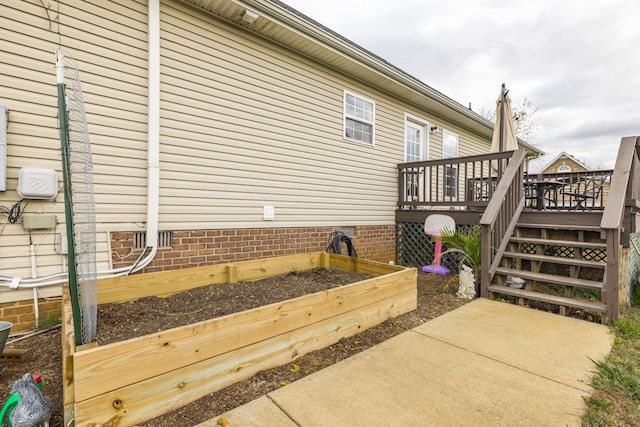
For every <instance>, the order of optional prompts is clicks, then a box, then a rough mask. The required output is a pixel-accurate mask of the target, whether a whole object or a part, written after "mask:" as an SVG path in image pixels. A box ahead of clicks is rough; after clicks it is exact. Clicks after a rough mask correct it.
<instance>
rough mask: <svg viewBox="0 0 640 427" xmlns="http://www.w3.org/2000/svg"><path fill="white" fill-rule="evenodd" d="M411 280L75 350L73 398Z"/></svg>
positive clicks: (363, 302)
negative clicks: (83, 349)
mask: <svg viewBox="0 0 640 427" xmlns="http://www.w3.org/2000/svg"><path fill="white" fill-rule="evenodd" d="M415 275H416V273H415V269H404V270H402V271H397V272H395V273H390V274H387V275H384V276H379V277H376V278H373V279H369V280H365V281H361V282H357V283H352V284H349V285H345V286H342V287H339V288H334V289H330V290H327V291H322V292H318V293H315V294H311V295H305V296H302V297H299V298H295V299H291V300H287V301H283V302H279V303H274V304H270V305H267V306H263V307H258V308H255V309H253V310H248V311H243V312H240V313H235V314H231V315H228V316H223V317H220V318H216V319H211V320H209V321H204V322H199V323H195V324H191V325H187V326H183V327H180V328H174V329H171V330H167V331H164V332H161V333H158V334H152V335H147V336H143V337H139V338H134V339H131V340H127V341H123V342H118V343H113V344H110V345H107V346H102V347H97V348H92V349H88V350H85V351H77V352H76V353H75V354H74V356H73V365H74V384H75V399H76V401H81V400H85V399H89V398H91V397H94V396H97V395H99V394H101V393H104V392H107V391H110V390H116V389H118V388H120V387H124V386H126V385H128V384H131V383H134V382H137V381H142V380H144V379H146V378H148V377H150V376H154V375H158V374H161V373H162V372H166V371H167V370H172V369H176V368H178V367H180V366H183V365H185V364H191V363H197V362H199V361H200V360H203V359H207V358H210V357H214V356H216V355H219V354H222V353H225V352H228V351H231V350H233V349H235V348H238V347H242V346H247V345H251V344H253V343H255V342H258V341H261V340H265V339H268V338H270V337H273V336H276V335H278V334H281V333H285V332H287V331H290V330H293V329H298V328H301V327H304V326H306V325H309V324H312V323H315V322H318V321H321V320H323V319H325V318H331V317H335V316H337V315H339V314H342V313H345V312H349V311H352V310H357V309H359V308H360V307H365V306H368V305H370V304H372V303H375V302H376V301H380V300H384V299H388V298H392V297H393V296H394V295H397V294H401V293H405V292H408V291H411V290H413V291H414V292H415V286H416V285H415V283H416V276H415ZM312 308H313V309H312ZM158 361H162V363H158Z"/></svg>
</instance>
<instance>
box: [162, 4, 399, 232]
mask: <svg viewBox="0 0 640 427" xmlns="http://www.w3.org/2000/svg"><path fill="white" fill-rule="evenodd" d="M171 6H175V5H173V4H172V5H171ZM162 19H163V25H162V37H163V39H162V57H163V60H162V65H163V66H162V70H161V71H162V82H163V85H162V101H163V103H162V114H163V117H162V122H161V123H162V156H161V176H162V186H161V187H162V190H161V205H162V207H161V214H162V215H161V220H162V222H163V225H164V224H166V227H168V228H188V227H192V226H193V224H194V223H203V224H206V223H213V224H215V225H214V226H216V227H238V226H243V227H251V226H265V224H266V225H267V226H268V225H271V224H273V225H274V226H277V225H278V224H280V225H286V226H289V225H291V226H294V225H345V224H388V223H393V206H394V204H395V202H396V195H395V163H396V162H397V161H401V159H402V146H403V140H402V131H403V123H402V114H401V113H400V112H395V116H394V117H390V116H389V112H388V107H387V105H386V101H387V100H386V99H384V98H382V97H380V96H379V95H377V94H375V93H371V91H370V90H369V89H367V88H363V87H360V86H359V85H358V84H356V83H355V82H351V81H348V80H346V79H345V78H344V77H343V76H341V75H339V74H338V73H335V72H333V71H332V70H329V69H326V68H324V67H322V66H320V65H318V64H316V63H313V62H311V61H309V60H306V59H304V58H301V57H297V56H296V55H295V54H292V53H289V52H281V49H277V48H275V47H274V46H272V45H270V44H269V43H267V42H266V41H264V40H261V39H258V38H254V37H251V36H250V35H248V34H246V33H244V32H242V31H241V30H238V29H235V28H232V27H229V26H227V25H226V24H224V23H221V22H218V21H216V20H215V18H209V17H205V16H202V15H199V14H197V13H195V11H194V10H192V9H189V8H188V7H186V6H185V7H178V6H176V7H175V8H174V7H166V8H163V15H162ZM165 57H166V58H169V57H170V58H171V60H170V59H165ZM345 88H348V89H349V90H350V91H352V92H355V93H362V94H363V96H366V97H368V98H372V99H374V100H375V101H376V107H377V111H376V132H377V135H376V146H374V147H371V146H367V145H365V144H359V143H355V142H350V141H346V140H344V139H343V138H342V124H343V117H342V102H343V89H345ZM397 117H399V118H400V119H399V120H398V119H397ZM387 128H389V129H391V130H392V131H393V132H395V134H396V137H395V138H392V139H390V138H389V137H388V135H389V134H390V133H391V132H390V131H389V129H387ZM194 158H196V159H197V163H195V164H194V161H193V160H194ZM186 189H188V191H185V190H186ZM265 204H268V205H274V206H275V208H276V221H274V222H273V223H271V224H269V223H264V222H262V219H261V215H262V206H263V205H265ZM168 223H172V224H168ZM161 228H162V227H161Z"/></svg>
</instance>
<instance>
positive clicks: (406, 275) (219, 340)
mask: <svg viewBox="0 0 640 427" xmlns="http://www.w3.org/2000/svg"><path fill="white" fill-rule="evenodd" d="M318 267H330V268H335V269H338V270H341V271H348V272H356V273H366V274H370V275H371V276H373V278H371V279H368V280H363V281H360V282H357V283H352V284H348V285H345V286H341V287H337V288H333V289H329V290H327V291H322V292H317V293H314V294H309V295H305V296H302V297H299V298H294V299H289V300H286V301H282V302H278V303H274V304H270V305H266V306H262V307H257V308H255V309H251V310H247V311H243V312H240V313H235V314H230V315H226V316H223V317H218V318H214V319H210V320H207V321H203V322H199V323H194V324H190V325H187V326H184V327H178V328H173V329H169V330H166V331H163V332H160V333H156V334H149V335H145V336H143V337H139V338H132V339H128V340H126V341H120V342H115V343H112V344H108V345H104V346H98V345H97V344H88V345H83V346H79V347H76V346H75V344H74V343H75V337H74V332H73V331H74V329H73V318H72V315H71V305H70V302H69V299H68V296H66V297H65V303H64V306H63V310H64V321H63V343H62V344H63V345H62V347H63V361H64V363H63V364H64V366H63V371H64V378H65V382H64V410H65V424H67V425H69V424H68V423H70V422H71V421H73V422H75V425H76V426H87V425H91V426H94V425H109V426H131V425H134V424H136V423H138V422H142V421H144V420H148V419H151V418H154V417H156V416H159V415H161V414H163V413H166V412H170V411H172V410H175V409H177V408H179V407H182V406H184V405H186V404H188V403H190V402H192V401H194V400H196V399H199V398H200V397H202V396H205V395H207V394H209V393H212V392H214V391H216V390H219V389H221V388H223V387H226V386H228V385H230V384H233V383H235V382H238V381H241V380H243V379H246V378H249V377H251V376H253V375H254V374H256V373H257V372H259V371H262V370H265V369H269V368H272V367H275V366H280V365H283V364H286V363H289V362H291V361H292V360H294V359H296V358H298V357H300V356H302V355H303V354H306V353H308V352H310V351H313V350H316V349H319V348H322V347H326V346H328V345H331V344H333V343H335V342H337V341H339V340H340V339H341V338H343V337H350V336H352V335H354V334H356V333H358V332H361V331H363V330H365V329H367V328H370V327H372V326H375V325H377V324H379V323H382V322H383V321H385V320H387V319H389V318H391V317H396V316H398V315H400V314H403V313H406V312H409V311H411V310H414V309H415V308H416V293H417V287H416V270H415V269H414V268H405V267H401V266H395V265H387V264H383V263H378V262H373V261H367V260H362V259H358V258H349V257H345V256H341V255H335V254H327V253H320V252H316V253H306V254H299V255H293V256H286V257H280V258H270V259H261V260H254V261H244V262H238V263H234V264H224V265H213V266H207V267H196V268H189V269H182V270H173V271H166V272H161V273H148V274H139V275H132V276H126V277H118V278H112V279H104V280H100V281H99V283H98V290H99V296H98V304H105V303H118V302H124V301H130V300H135V299H139V298H142V297H147V296H153V295H159V296H160V295H161V296H164V295H169V294H173V293H178V292H182V291H184V290H187V289H192V288H195V287H200V286H205V285H212V284H215V285H218V284H219V285H220V286H224V284H226V283H235V282H237V281H252V280H258V279H262V278H266V277H270V276H275V275H279V274H285V273H288V272H290V271H293V270H297V271H304V270H310V269H313V268H318Z"/></svg>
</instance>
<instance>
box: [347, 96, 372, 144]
mask: <svg viewBox="0 0 640 427" xmlns="http://www.w3.org/2000/svg"><path fill="white" fill-rule="evenodd" d="M375 109H376V104H375V102H373V101H370V100H368V99H366V98H363V97H361V96H359V95H355V94H353V93H351V92H347V91H344V137H345V138H346V139H350V140H352V141H358V142H363V143H365V144H369V145H373V141H374V138H373V137H374V121H375Z"/></svg>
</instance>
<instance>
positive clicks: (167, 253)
mask: <svg viewBox="0 0 640 427" xmlns="http://www.w3.org/2000/svg"><path fill="white" fill-rule="evenodd" d="M354 230H355V233H354V234H353V235H352V236H351V237H352V243H353V245H354V247H355V248H356V251H357V253H358V257H359V258H365V259H369V260H373V261H381V262H388V261H392V260H393V261H395V255H396V230H395V225H389V226H358V227H350V230H349V231H354ZM334 231H341V227H299V228H251V229H244V228H241V229H225V230H194V231H174V232H173V233H172V239H171V247H170V248H160V249H158V253H157V254H156V257H155V258H154V260H153V261H152V262H151V264H150V265H148V266H147V267H146V268H145V269H144V270H143V272H145V273H150V272H153V271H164V270H175V269H180V268H187V267H198V266H203V265H209V264H219V263H223V262H235V261H244V260H249V259H258V258H272V257H277V256H283V255H292V254H296V253H303V252H316V251H323V250H325V249H326V247H327V245H328V244H329V239H330V237H331V233H333V232H334ZM345 234H347V235H350V234H351V233H349V232H347V231H345ZM132 246H133V233H130V232H122V233H113V234H112V239H111V248H112V251H113V257H112V259H113V267H114V268H119V267H126V266H130V265H131V264H132V263H133V262H134V261H135V260H136V259H137V258H138V257H139V256H140V253H141V252H142V250H140V249H137V250H133V249H132ZM343 253H344V254H346V248H345V246H344V244H343Z"/></svg>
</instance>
